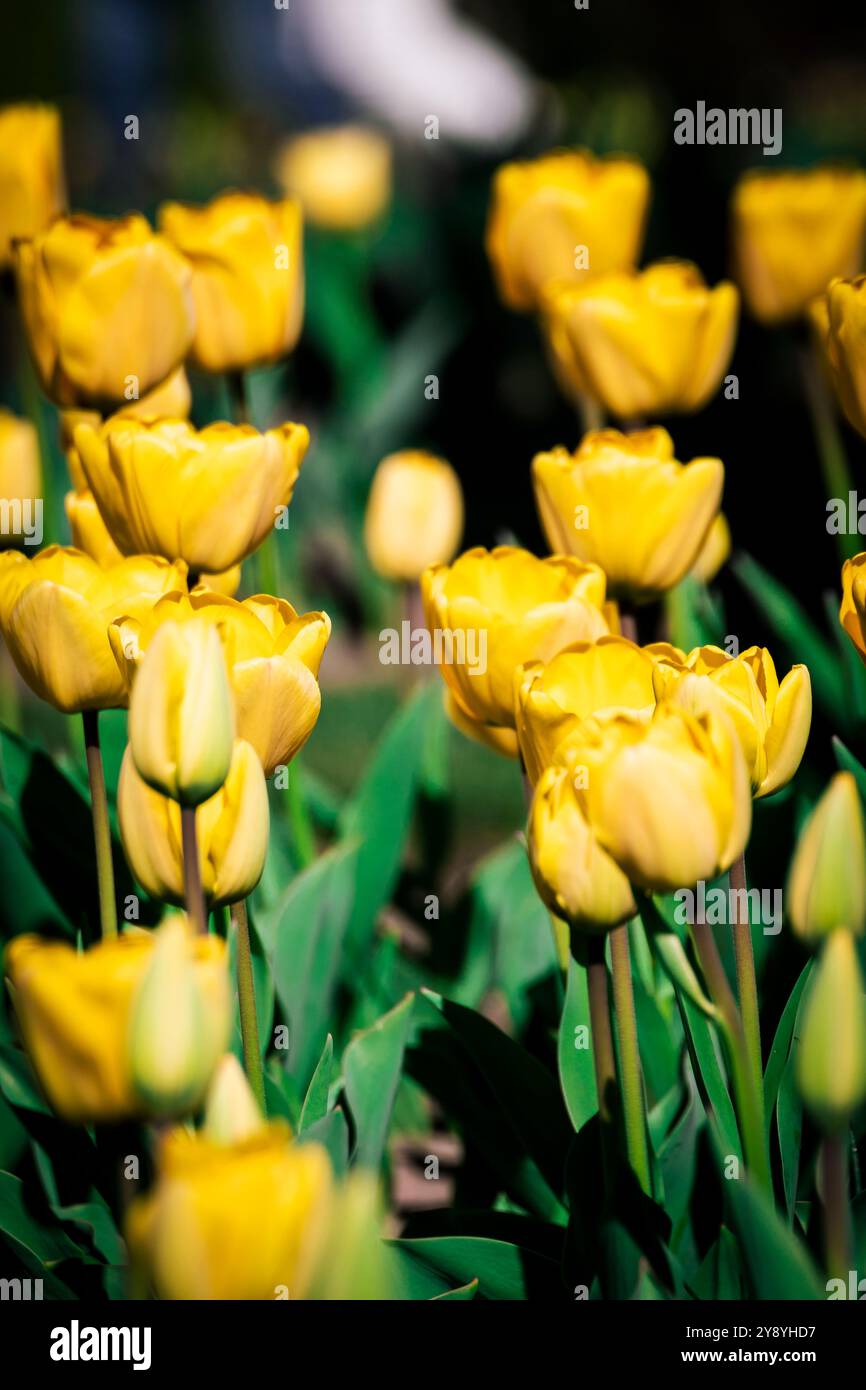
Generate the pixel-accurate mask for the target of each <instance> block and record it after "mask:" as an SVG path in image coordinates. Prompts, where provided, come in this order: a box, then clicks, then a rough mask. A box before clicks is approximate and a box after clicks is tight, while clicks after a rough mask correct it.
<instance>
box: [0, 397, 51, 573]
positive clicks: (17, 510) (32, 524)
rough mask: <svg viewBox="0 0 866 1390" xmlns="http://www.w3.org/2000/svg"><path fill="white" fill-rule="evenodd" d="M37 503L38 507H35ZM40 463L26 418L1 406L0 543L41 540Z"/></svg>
mask: <svg viewBox="0 0 866 1390" xmlns="http://www.w3.org/2000/svg"><path fill="white" fill-rule="evenodd" d="M37 504H38V509H37ZM41 508H42V466H41V463H40V458H39V439H38V436H37V434H36V430H35V428H34V427H33V425H31V423H30V421H29V420H21V419H19V418H18V416H17V415H13V414H12V413H11V411H8V410H3V409H2V408H0V546H4V545H9V544H10V543H16V542H21V541H24V542H25V543H28V541H29V543H31V544H32V543H33V541H34V540H35V542H36V544H37V545H39V544H41V541H42V517H41Z"/></svg>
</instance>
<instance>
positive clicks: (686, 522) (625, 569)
mask: <svg viewBox="0 0 866 1390" xmlns="http://www.w3.org/2000/svg"><path fill="white" fill-rule="evenodd" d="M532 479H533V485H534V488H535V500H536V503H537V505H538V511H539V515H540V517H541V524H542V526H543V528H544V533H545V535H546V537H547V541H548V544H549V545H550V548H551V550H553V551H555V552H557V553H565V554H568V555H576V556H577V557H578V559H580V560H583V561H587V562H589V561H591V562H593V563H594V564H597V565H600V566H601V568H602V569H603V570H604V572H605V574H606V575H607V582H608V588H609V590H610V592H611V593H612V594H614V595H616V596H617V597H622V598H627V599H630V600H631V601H645V600H648V599H652V598H656V597H658V595H659V594H661V593H663V592H664V591H665V590H666V589H671V588H673V586H674V585H675V584H678V583H679V581H680V580H681V579H682V578H683V576H684V575H685V574H687V573H688V571H689V570H690V569H691V567H692V565H693V564H694V563H695V561H696V559H697V557H698V555H699V553H700V550H701V547H702V545H703V544H704V541H705V540H706V538H707V535H708V532H709V529H710V527H711V525H712V523H713V519H714V517H715V516H716V515H717V514H718V510H719V504H720V502H721V498H722V489H723V487H724V481H725V470H724V466H723V464H722V462H721V460H720V459H714V458H698V459H693V460H692V462H691V463H688V464H682V463H679V462H678V461H677V460H676V459H675V458H674V444H673V440H672V439H671V437H670V435H669V434H668V432H667V430H664V429H658V428H656V429H647V430H638V431H636V432H635V433H633V434H620V432H619V431H618V430H593V431H591V432H590V433H589V434H587V435H585V436H584V438H583V440H582V441H581V443H580V446H579V447H578V448H577V449H576V450H575V452H574V453H573V454H570V453H569V452H568V450H567V449H563V448H562V447H560V448H556V449H552V450H550V452H548V453H542V454H536V456H535V458H534V459H533V461H532Z"/></svg>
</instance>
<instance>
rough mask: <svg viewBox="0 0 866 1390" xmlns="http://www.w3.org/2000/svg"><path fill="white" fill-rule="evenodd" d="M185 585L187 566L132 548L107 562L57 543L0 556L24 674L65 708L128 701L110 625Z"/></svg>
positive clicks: (10, 629)
mask: <svg viewBox="0 0 866 1390" xmlns="http://www.w3.org/2000/svg"><path fill="white" fill-rule="evenodd" d="M185 587H186V566H185V565H183V564H169V562H168V561H167V560H163V559H161V558H158V557H154V556H150V555H135V556H132V557H130V558H129V559H126V560H122V561H121V562H120V563H119V564H116V565H113V566H112V567H111V568H109V569H100V567H99V565H97V564H96V562H95V561H94V560H92V559H91V558H90V556H89V555H84V554H83V553H82V552H81V551H80V550H74V549H71V548H64V547H61V546H57V545H52V546H49V547H48V548H47V549H46V550H42V551H40V552H39V554H38V555H36V556H34V558H33V559H32V560H28V559H27V558H26V557H25V556H24V555H22V554H21V553H20V552H19V551H6V552H5V553H4V554H3V555H0V630H2V633H3V637H4V638H5V640H6V644H7V646H8V647H9V650H10V652H11V654H12V658H13V660H14V662H15V665H16V666H17V667H18V670H19V671H20V673H21V675H22V676H23V678H24V680H25V681H26V682H27V684H28V685H29V686H30V688H31V689H32V690H35V692H36V694H37V695H39V696H40V697H41V698H42V699H43V700H48V701H49V703H50V704H52V705H54V706H55V708H56V709H59V710H63V712H64V713H66V714H71V713H80V712H81V711H82V710H87V709H90V710H94V709H95V710H100V709H114V708H117V707H122V706H125V705H126V699H127V695H126V683H125V681H124V679H123V676H122V675H121V673H120V671H119V670H118V669H117V662H116V661H115V659H114V655H113V653H112V650H111V645H110V643H109V640H108V625H109V623H111V622H112V621H113V620H114V619H115V618H119V617H122V616H123V615H124V614H129V615H130V616H132V617H134V616H136V615H142V616H143V615H144V613H146V612H147V611H148V610H149V609H150V608H151V607H152V606H153V604H154V603H155V602H156V600H157V599H158V598H160V597H161V596H162V595H163V594H166V593H170V592H171V591H172V590H177V589H184V588H185Z"/></svg>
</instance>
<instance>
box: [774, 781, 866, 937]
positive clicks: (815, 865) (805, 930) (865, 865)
mask: <svg viewBox="0 0 866 1390" xmlns="http://www.w3.org/2000/svg"><path fill="white" fill-rule="evenodd" d="M786 903H787V907H788V917H789V919H790V922H791V926H792V927H793V929H794V931H795V932H796V934H797V936H799V937H801V938H802V939H803V940H804V941H806V942H808V943H809V944H810V945H815V944H816V943H817V942H818V941H820V940H821V939H822V938H823V937H825V936H828V935H829V934H830V932H831V931H833V930H834V928H836V927H847V928H848V930H849V931H852V932H854V933H855V934H856V935H858V936H860V935H862V933H863V930H864V927H866V827H864V824H863V808H862V806H861V804H860V793H859V792H858V790H857V783H856V782H855V780H854V777H853V776H852V774H851V773H850V772H837V773H836V775H835V777H833V778H832V780H831V782H830V784H829V786H828V787H827V790H826V791H825V792H824V794H823V796H822V797H821V799H820V801H819V802H818V803H817V805H816V806H815V808H814V809H813V811H812V814H811V815H810V817H809V819H808V821H807V822H806V824H805V826H804V827H803V830H802V831H801V833H800V838H799V840H798V842H797V848H796V850H795V852H794V858H793V859H792V861H791V870H790V874H789V876H788V890H787V894H786Z"/></svg>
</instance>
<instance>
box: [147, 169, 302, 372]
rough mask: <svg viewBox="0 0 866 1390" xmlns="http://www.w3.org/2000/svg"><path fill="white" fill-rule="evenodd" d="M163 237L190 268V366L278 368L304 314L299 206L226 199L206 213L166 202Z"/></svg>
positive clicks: (242, 196) (239, 196)
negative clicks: (269, 364) (192, 316)
mask: <svg viewBox="0 0 866 1390" xmlns="http://www.w3.org/2000/svg"><path fill="white" fill-rule="evenodd" d="M159 227H160V231H161V232H163V234H164V235H165V236H166V237H167V238H168V239H169V241H171V242H173V243H174V245H175V246H176V247H177V249H178V250H179V251H180V252H182V253H183V255H184V257H185V258H186V260H187V261H188V262H189V264H190V265H191V267H192V294H193V300H194V302H195V337H194V339H193V343H192V353H191V357H192V361H193V362H194V363H195V365H196V366H197V367H201V368H202V369H203V370H204V371H207V372H238V371H244V370H245V369H246V368H248V367H254V366H256V365H259V364H261V363H265V362H276V361H278V360H279V358H281V357H284V356H285V355H286V353H288V352H291V350H292V348H293V347H294V346H295V343H296V342H297V340H298V336H299V334H300V331H301V323H302V320H303V313H304V271H303V245H302V219H301V209H300V205H299V204H298V203H297V202H296V201H295V200H294V199H292V198H286V199H283V200H282V201H278V202H274V203H270V202H268V200H267V199H266V198H262V197H261V196H260V195H259V194H249V193H224V194H223V195H222V196H221V197H218V198H215V199H214V200H213V202H211V203H209V204H208V205H207V207H190V206H188V205H186V204H182V203H165V204H164V205H163V206H162V207H161V208H160V211H159Z"/></svg>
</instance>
